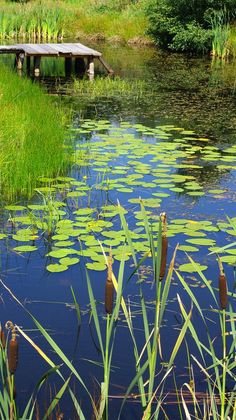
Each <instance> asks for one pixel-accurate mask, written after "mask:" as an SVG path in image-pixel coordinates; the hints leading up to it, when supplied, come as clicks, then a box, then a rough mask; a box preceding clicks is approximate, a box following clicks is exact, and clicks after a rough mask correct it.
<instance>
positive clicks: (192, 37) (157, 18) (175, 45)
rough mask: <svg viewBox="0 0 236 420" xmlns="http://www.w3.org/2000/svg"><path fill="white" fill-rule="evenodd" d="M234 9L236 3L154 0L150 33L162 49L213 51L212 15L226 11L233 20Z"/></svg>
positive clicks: (232, 0) (224, 0)
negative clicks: (211, 49)
mask: <svg viewBox="0 0 236 420" xmlns="http://www.w3.org/2000/svg"><path fill="white" fill-rule="evenodd" d="M234 9H235V0H191V1H189V0H175V1H172V0H151V1H150V2H148V6H147V8H146V12H147V16H148V19H149V30H148V32H149V34H151V35H152V36H153V37H154V39H155V41H156V43H157V44H158V45H159V46H160V47H161V48H165V49H168V48H169V49H173V50H175V51H191V52H192V51H195V52H197V53H199V52H204V51H207V50H210V48H211V37H212V34H211V25H212V16H213V14H214V13H215V12H217V11H221V10H225V11H226V12H227V15H228V16H229V19H232V18H233V16H234Z"/></svg>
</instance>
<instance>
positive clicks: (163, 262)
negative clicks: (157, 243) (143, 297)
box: [159, 213, 168, 280]
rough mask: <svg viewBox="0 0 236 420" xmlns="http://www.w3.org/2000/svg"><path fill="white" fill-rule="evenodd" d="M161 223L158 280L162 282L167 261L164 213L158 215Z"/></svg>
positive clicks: (165, 219) (165, 218)
mask: <svg viewBox="0 0 236 420" xmlns="http://www.w3.org/2000/svg"><path fill="white" fill-rule="evenodd" d="M160 217H161V221H162V238H161V267H160V275H159V280H162V279H163V277H164V276H165V272H166V261H167V251H168V239H167V237H166V233H167V217H166V213H161V214H160Z"/></svg>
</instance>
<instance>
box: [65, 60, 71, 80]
mask: <svg viewBox="0 0 236 420" xmlns="http://www.w3.org/2000/svg"><path fill="white" fill-rule="evenodd" d="M71 72H72V58H71V57H65V76H66V77H70V76H71Z"/></svg>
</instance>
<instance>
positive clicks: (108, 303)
mask: <svg viewBox="0 0 236 420" xmlns="http://www.w3.org/2000/svg"><path fill="white" fill-rule="evenodd" d="M113 294H114V286H113V281H112V252H111V249H110V253H109V257H108V263H107V281H106V286H105V310H106V313H107V314H111V313H112V308H113Z"/></svg>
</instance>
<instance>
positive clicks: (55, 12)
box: [0, 0, 150, 43]
mask: <svg viewBox="0 0 236 420" xmlns="http://www.w3.org/2000/svg"><path fill="white" fill-rule="evenodd" d="M17 3H18V4H16V2H13V1H5V0H0V38H8V37H9V38H14V37H17V36H20V37H24V38H29V39H36V38H37V39H39V38H41V39H54V38H57V37H61V36H64V37H71V38H83V37H89V38H92V40H93V39H95V40H105V39H109V40H111V41H112V42H114V41H116V42H118V41H119V42H126V41H130V42H139V43H140V42H147V41H148V38H147V36H146V35H145V31H146V27H147V18H146V16H145V14H144V3H145V0H139V1H135V0H117V1H112V0H76V1H75V0H58V1H52V0H47V1H40V0H31V1H28V2H24V4H22V2H17ZM68 23H69V24H68ZM149 42H150V40H149Z"/></svg>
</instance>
